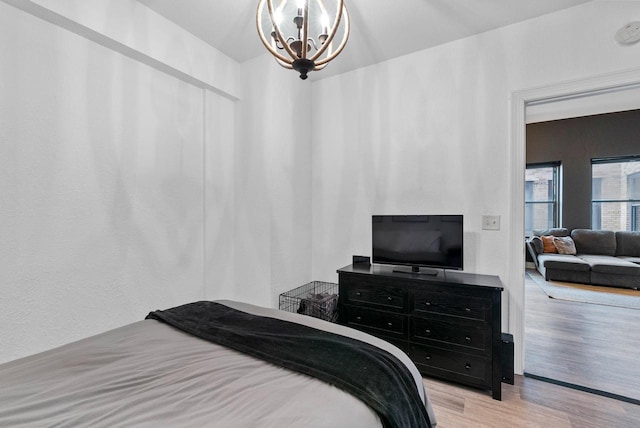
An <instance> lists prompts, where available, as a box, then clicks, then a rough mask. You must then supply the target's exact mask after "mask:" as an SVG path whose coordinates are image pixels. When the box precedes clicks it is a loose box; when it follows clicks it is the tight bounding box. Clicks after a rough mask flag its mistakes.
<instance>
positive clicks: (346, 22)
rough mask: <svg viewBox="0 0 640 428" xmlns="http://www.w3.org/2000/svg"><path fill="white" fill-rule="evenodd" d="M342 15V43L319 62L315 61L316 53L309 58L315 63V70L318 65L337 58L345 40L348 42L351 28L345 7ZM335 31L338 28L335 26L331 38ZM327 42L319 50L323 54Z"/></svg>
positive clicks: (345, 43) (344, 44)
mask: <svg viewBox="0 0 640 428" xmlns="http://www.w3.org/2000/svg"><path fill="white" fill-rule="evenodd" d="M343 13H344V31H345V33H344V37H343V38H342V41H341V42H340V45H339V46H338V48H337V49H336V50H335V51H334V52H333V53H331V54H330V55H328V56H327V57H326V58H324V59H321V60H319V61H315V60H316V59H317V57H318V54H317V53H316V54H315V55H314V56H313V57H312V58H311V60H312V61H315V63H316V68H317V67H318V66H319V65H322V64H326V63H328V62H329V61H331V60H332V59H334V58H335V57H336V56H338V55H339V54H340V52H342V50H343V49H344V47H345V46H346V45H347V40H349V32H350V31H351V28H350V27H351V26H350V22H349V15H348V13H347V8H346V7H345V8H344V11H343ZM337 29H338V27H337V26H335V27H334V29H333V31H332V33H333V34H332V35H331V36H332V37H333V35H335V32H336V31H337ZM329 40H330V39H327V41H326V42H325V43H324V46H323V47H322V48H321V50H322V52H324V50H326V47H325V46H328V45H329V44H330V43H329ZM318 52H320V51H318Z"/></svg>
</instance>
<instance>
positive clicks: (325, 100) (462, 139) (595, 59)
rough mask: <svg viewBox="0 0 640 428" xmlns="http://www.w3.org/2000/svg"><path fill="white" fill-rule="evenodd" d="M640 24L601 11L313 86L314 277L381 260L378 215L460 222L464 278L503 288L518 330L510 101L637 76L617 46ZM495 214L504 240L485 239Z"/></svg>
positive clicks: (629, 56)
mask: <svg viewBox="0 0 640 428" xmlns="http://www.w3.org/2000/svg"><path fill="white" fill-rule="evenodd" d="M634 16H635V17H638V16H640V4H639V3H638V2H624V1H621V2H616V1H595V2H592V3H588V4H585V5H582V6H578V7H575V8H572V9H568V10H565V11H561V12H558V13H555V14H552V15H546V16H543V17H540V18H536V19H533V20H530V21H526V22H523V23H519V24H516V25H512V26H509V27H505V28H501V29H498V30H495V31H491V32H487V33H484V34H481V35H478V36H474V37H470V38H467V39H463V40H460V41H456V42H453V43H449V44H447V45H443V46H439V47H436V48H432V49H429V50H425V51H422V52H418V53H415V54H411V55H407V56H404V57H400V58H397V59H394V60H391V61H388V62H384V63H380V64H377V65H374V66H371V67H367V68H364V69H360V70H356V71H353V72H350V73H345V74H343V75H340V76H336V77H331V78H327V79H323V80H321V81H318V82H317V83H314V85H313V100H314V112H313V116H314V121H313V136H314V137H313V138H314V140H313V144H312V145H313V152H312V160H313V181H312V194H313V199H312V204H313V252H312V254H313V256H312V257H313V271H312V272H313V277H314V278H317V279H326V280H334V281H335V279H336V274H335V270H336V268H338V267H341V266H343V265H346V264H349V262H350V260H351V255H352V254H370V246H371V241H370V240H371V237H370V227H371V226H370V216H371V215H372V214H378V213H381V214H385V213H436V214H438V213H461V214H464V216H465V230H466V232H465V251H464V261H465V271H469V272H476V273H485V274H494V275H499V276H500V277H501V279H502V280H503V283H504V285H505V287H506V291H505V293H504V295H503V302H505V304H503V326H504V330H505V331H508V330H510V329H511V327H514V328H517V326H509V325H508V322H509V318H510V316H509V310H511V311H514V312H517V313H518V314H519V317H520V318H521V316H522V311H523V306H522V299H523V297H522V296H523V278H522V277H520V278H516V279H515V280H514V281H511V280H509V278H510V268H511V266H510V262H511V261H512V260H516V261H518V260H521V261H522V264H524V257H523V256H522V255H519V256H514V255H512V254H509V251H508V250H509V248H510V243H512V242H514V241H515V240H517V241H518V242H521V241H522V236H523V235H522V234H520V235H518V236H515V235H516V234H514V233H513V232H512V228H513V224H512V222H523V219H521V218H510V215H509V214H510V207H511V204H512V202H513V200H512V198H513V189H512V188H511V186H512V185H514V186H519V185H520V184H519V183H516V184H513V183H510V182H509V179H510V176H511V175H510V171H511V170H510V165H509V164H510V161H511V159H512V157H511V151H512V150H513V147H512V146H511V144H512V142H511V140H510V136H511V134H510V129H509V124H510V114H511V110H510V105H509V100H510V96H511V94H512V92H514V91H518V90H521V89H525V88H531V87H537V86H542V85H548V84H551V83H557V82H563V81H568V80H572V79H578V78H584V77H588V76H592V75H597V74H601V73H608V72H613V71H616V70H625V69H629V68H633V67H637V66H638V64H640V60H639V58H640V55H639V54H640V45H635V46H631V47H629V46H624V47H623V46H620V45H618V44H617V43H616V42H615V40H614V34H615V32H616V31H617V29H618V28H620V27H621V26H622V25H624V24H625V23H627V22H628V21H629V20H630V19H631V18H632V17H634ZM344 55H348V52H346V51H345V52H344ZM523 120H524V117H523ZM484 214H496V215H500V216H501V230H500V231H484V230H481V218H482V215H484ZM515 229H518V228H517V227H516V228H515ZM520 247H522V245H517V246H515V248H520ZM523 251H524V249H523ZM518 263H519V262H518ZM520 339H521V338H520V337H516V341H520ZM519 344H520V345H521V343H519ZM516 357H518V356H516Z"/></svg>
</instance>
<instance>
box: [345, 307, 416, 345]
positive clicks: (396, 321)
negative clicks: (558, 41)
mask: <svg viewBox="0 0 640 428" xmlns="http://www.w3.org/2000/svg"><path fill="white" fill-rule="evenodd" d="M346 309H347V311H346V324H347V325H348V326H349V327H353V328H356V329H358V330H363V331H369V332H371V333H374V334H386V335H390V336H395V337H398V338H405V337H406V333H405V332H406V331H407V330H406V327H407V317H406V316H405V315H402V314H396V313H392V312H384V311H376V310H372V309H368V308H361V307H357V306H347V308H346Z"/></svg>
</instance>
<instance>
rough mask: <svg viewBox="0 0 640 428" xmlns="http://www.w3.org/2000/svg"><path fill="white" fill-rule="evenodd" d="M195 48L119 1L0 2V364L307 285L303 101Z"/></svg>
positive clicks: (287, 77) (276, 83) (281, 84)
mask: <svg viewBox="0 0 640 428" xmlns="http://www.w3.org/2000/svg"><path fill="white" fill-rule="evenodd" d="M10 4H11V5H15V6H18V7H17V8H14V7H12V6H10ZM105 17H107V18H106V19H105ZM203 45H204V43H203V42H202V41H200V40H198V39H196V38H195V37H193V36H191V35H190V34H188V33H186V32H184V31H183V30H181V29H179V28H178V27H176V26H175V25H173V24H171V23H169V22H168V21H166V20H165V19H164V18H162V17H160V16H159V15H157V14H155V13H154V12H152V11H150V10H149V9H147V8H146V7H145V6H142V5H141V4H140V3H138V2H137V1H134V0H126V1H119V2H111V1H107V0H96V2H93V3H92V7H87V4H86V2H84V1H78V0H56V1H49V0H34V1H15V0H4V2H0V58H1V60H0V61H1V68H0V219H1V220H2V221H0V241H1V242H2V243H3V245H2V246H0V279H1V281H0V282H1V284H2V293H0V362H3V361H7V360H11V359H14V358H18V357H21V356H24V355H28V354H31V353H35V352H38V351H41V350H45V349H49V348H51V347H54V346H58V345H61V344H63V343H67V342H70V341H73V340H76V339H79V338H82V337H86V336H89V335H92V334H95V333H98V332H101V331H105V330H107V329H109V328H113V327H116V326H120V325H123V324H126V323H129V322H134V321H138V320H141V319H143V318H144V316H145V315H146V314H147V313H148V312H149V311H150V310H153V309H158V308H166V307H170V306H175V305H178V304H182V303H186V302H189V301H194V300H200V299H217V298H231V299H234V298H235V299H240V300H245V301H250V302H254V303H258V304H262V305H266V306H270V305H273V306H275V305H277V295H278V293H280V292H282V291H284V290H288V289H290V288H293V287H295V286H298V285H301V284H302V283H304V282H307V281H309V280H310V272H311V261H310V260H311V258H310V251H311V223H310V222H311V216H310V211H311V203H310V192H309V190H310V172H309V171H310V164H311V159H310V154H311V147H310V137H309V128H310V114H309V108H310V107H309V106H310V102H309V96H308V95H309V93H310V85H309V84H306V85H302V84H301V83H300V82H298V81H297V80H296V79H295V75H294V74H292V73H288V72H286V71H284V70H281V69H280V68H279V67H278V66H277V65H275V64H274V63H273V62H271V61H269V62H267V59H268V57H267V56H266V55H265V56H264V58H260V59H258V60H256V61H254V62H253V63H250V64H247V65H244V66H240V65H239V64H237V63H235V62H234V61H232V60H230V59H228V58H226V57H224V56H223V55H222V54H220V52H218V51H217V50H215V49H213V48H210V47H209V48H207V46H203ZM263 70H264V71H265V72H263ZM239 81H244V82H246V83H247V84H246V85H244V86H245V87H242V86H241V85H239V84H238V82H239ZM272 84H273V85H272ZM243 93H246V97H245V96H244V95H243ZM238 100H240V101H238Z"/></svg>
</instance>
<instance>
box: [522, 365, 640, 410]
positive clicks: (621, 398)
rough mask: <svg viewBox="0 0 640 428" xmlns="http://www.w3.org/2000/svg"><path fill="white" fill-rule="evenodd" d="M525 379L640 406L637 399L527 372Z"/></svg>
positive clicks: (639, 401)
mask: <svg viewBox="0 0 640 428" xmlns="http://www.w3.org/2000/svg"><path fill="white" fill-rule="evenodd" d="M524 377H528V378H531V379H535V380H539V381H542V382H548V383H553V384H554V385H559V386H564V387H565V388H571V389H576V390H578V391H583V392H588V393H590V394H595V395H600V396H601V397H607V398H611V399H613V400H619V401H624V402H627V403H632V404H640V400H637V399H635V398H631V397H625V396H624V395H618V394H613V393H611V392H607V391H602V390H599V389H594V388H589V387H587V386H582V385H576V384H575V383H569V382H564V381H561V380H557V379H551V378H548V377H544V376H538V375H536V374H532V373H527V372H525V373H524Z"/></svg>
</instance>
